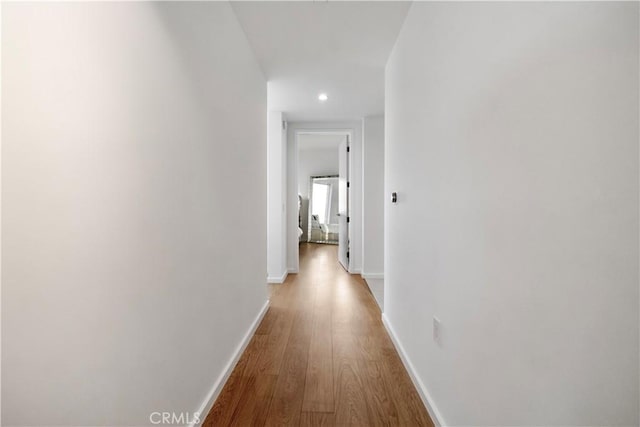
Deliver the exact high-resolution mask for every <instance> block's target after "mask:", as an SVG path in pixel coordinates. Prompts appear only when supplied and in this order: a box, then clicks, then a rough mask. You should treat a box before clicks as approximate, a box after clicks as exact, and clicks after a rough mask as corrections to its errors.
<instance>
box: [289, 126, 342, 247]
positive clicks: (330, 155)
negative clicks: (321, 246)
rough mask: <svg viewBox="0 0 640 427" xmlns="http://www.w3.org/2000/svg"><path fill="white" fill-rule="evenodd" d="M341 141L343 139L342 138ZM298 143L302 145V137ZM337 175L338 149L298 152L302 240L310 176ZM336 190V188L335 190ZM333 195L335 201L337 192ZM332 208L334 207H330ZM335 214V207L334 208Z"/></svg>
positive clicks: (307, 221)
mask: <svg viewBox="0 0 640 427" xmlns="http://www.w3.org/2000/svg"><path fill="white" fill-rule="evenodd" d="M342 138H343V140H344V138H345V137H342ZM299 143H301V144H304V135H301V136H300V141H299ZM325 175H338V147H335V146H332V147H330V148H326V149H307V150H304V149H303V150H299V151H298V193H299V194H300V195H301V196H302V209H300V214H301V215H302V233H303V234H302V240H303V241H306V240H307V239H308V236H307V234H308V225H309V181H310V179H311V177H312V176H325ZM336 190H337V188H336ZM335 193H336V194H334V196H335V198H336V200H337V196H338V192H337V191H336V192H335ZM332 208H334V206H332ZM332 210H335V211H336V212H337V206H335V209H332Z"/></svg>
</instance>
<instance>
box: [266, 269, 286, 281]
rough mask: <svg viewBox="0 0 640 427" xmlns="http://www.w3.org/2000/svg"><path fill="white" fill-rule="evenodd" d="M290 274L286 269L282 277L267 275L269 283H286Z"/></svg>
mask: <svg viewBox="0 0 640 427" xmlns="http://www.w3.org/2000/svg"><path fill="white" fill-rule="evenodd" d="M288 275H289V271H285V272H284V273H282V276H280V277H273V276H269V277H267V283H284V281H285V280H286V279H287V276H288Z"/></svg>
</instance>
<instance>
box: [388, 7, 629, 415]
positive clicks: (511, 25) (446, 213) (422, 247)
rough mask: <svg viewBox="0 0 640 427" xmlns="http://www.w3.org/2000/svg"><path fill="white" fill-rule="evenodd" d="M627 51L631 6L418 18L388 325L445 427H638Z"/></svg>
mask: <svg viewBox="0 0 640 427" xmlns="http://www.w3.org/2000/svg"><path fill="white" fill-rule="evenodd" d="M638 47H639V46H638V4H637V3H604V2H603V3H587V2H579V3H413V6H412V7H411V10H410V12H409V14H408V16H407V19H406V21H405V24H404V27H403V29H402V31H401V33H400V36H399V38H398V41H397V44H396V46H395V48H394V50H393V53H392V55H391V57H390V59H389V62H388V64H387V69H386V109H385V114H386V123H385V126H386V138H385V139H386V150H385V162H386V170H385V180H386V181H385V182H386V192H385V193H386V194H389V193H390V192H391V191H397V192H398V203H397V204H396V205H392V204H390V201H389V200H388V199H386V198H385V200H386V201H385V212H386V215H385V241H386V245H387V246H386V251H385V317H386V320H387V321H388V323H389V324H390V325H391V327H392V328H393V329H394V330H395V331H396V338H397V339H398V340H399V342H400V343H401V345H402V346H403V347H404V350H405V351H406V355H407V356H408V358H409V360H410V361H411V363H412V364H413V366H414V367H415V373H416V374H417V376H418V378H419V379H420V380H421V381H422V382H423V383H424V384H425V386H426V389H427V391H428V392H429V393H430V395H431V398H432V403H433V404H434V406H435V408H436V409H437V410H439V412H440V414H441V415H442V418H443V420H444V421H445V422H446V423H447V424H448V425H551V424H556V425H637V424H638V421H639V420H638V397H639V396H638V137H639V135H638V113H639V111H638ZM434 315H435V316H437V317H439V319H440V320H441V322H442V328H443V329H442V334H443V338H442V345H441V346H439V345H436V344H435V343H434V342H433V340H432V317H433V316H434Z"/></svg>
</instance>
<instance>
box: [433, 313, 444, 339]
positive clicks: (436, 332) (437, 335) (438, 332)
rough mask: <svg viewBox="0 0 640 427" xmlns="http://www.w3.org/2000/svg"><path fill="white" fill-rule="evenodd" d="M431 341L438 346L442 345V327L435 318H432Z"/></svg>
mask: <svg viewBox="0 0 640 427" xmlns="http://www.w3.org/2000/svg"><path fill="white" fill-rule="evenodd" d="M433 341H435V343H436V344H438V345H442V325H441V324H440V319H438V318H437V317H436V316H433Z"/></svg>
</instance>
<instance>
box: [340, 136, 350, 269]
mask: <svg viewBox="0 0 640 427" xmlns="http://www.w3.org/2000/svg"><path fill="white" fill-rule="evenodd" d="M338 151H339V153H338V224H339V230H338V231H339V234H338V260H339V261H340V264H342V266H343V267H344V268H345V270H347V271H349V184H348V182H349V136H348V135H347V137H346V138H345V139H344V141H342V142H341V143H340V145H339V146H338Z"/></svg>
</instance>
